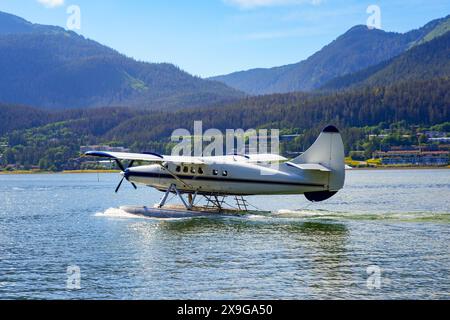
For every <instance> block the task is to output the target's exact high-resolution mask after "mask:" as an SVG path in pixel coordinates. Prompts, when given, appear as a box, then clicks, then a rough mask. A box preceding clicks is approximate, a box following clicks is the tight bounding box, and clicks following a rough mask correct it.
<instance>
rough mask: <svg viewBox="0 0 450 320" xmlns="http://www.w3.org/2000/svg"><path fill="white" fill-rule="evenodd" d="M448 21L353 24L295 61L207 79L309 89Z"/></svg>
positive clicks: (269, 88) (259, 89)
mask: <svg viewBox="0 0 450 320" xmlns="http://www.w3.org/2000/svg"><path fill="white" fill-rule="evenodd" d="M448 21H450V16H447V17H444V18H440V19H436V20H433V21H430V22H429V23H427V24H426V25H424V26H423V27H421V28H419V29H415V30H411V31H409V32H406V33H397V32H386V31H382V30H378V29H373V30H369V29H368V28H367V26H363V25H357V26H354V27H352V28H350V29H349V30H348V31H347V32H345V33H344V34H343V35H341V36H339V37H338V38H336V40H334V41H332V42H331V43H330V44H328V45H326V46H324V47H323V48H322V49H321V50H319V51H318V52H316V53H315V54H313V55H312V56H310V57H309V58H307V59H305V60H303V61H301V62H299V63H294V64H289V65H285V66H280V67H274V68H268V69H264V68H257V69H250V70H247V71H238V72H234V73H231V74H228V75H224V76H216V77H212V78H210V79H213V80H217V81H221V82H223V83H225V84H227V85H228V86H230V87H233V88H235V89H238V90H241V91H244V92H247V93H249V94H271V93H286V92H294V91H312V90H316V89H318V88H320V87H321V86H322V85H324V84H325V83H327V82H328V81H330V80H332V79H333V78H337V77H341V76H344V75H346V74H351V73H355V72H358V71H360V70H364V69H366V68H369V67H371V66H374V65H377V64H378V63H381V62H383V61H387V60H389V59H391V58H393V57H395V56H397V55H399V54H401V53H403V52H405V51H406V50H408V49H409V48H410V47H411V45H412V44H413V43H415V42H417V41H419V40H420V39H423V38H424V37H426V36H427V35H428V34H430V32H432V31H433V30H435V29H436V28H437V27H438V26H439V25H440V24H442V23H445V22H448Z"/></svg>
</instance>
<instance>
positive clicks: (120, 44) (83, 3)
mask: <svg viewBox="0 0 450 320" xmlns="http://www.w3.org/2000/svg"><path fill="white" fill-rule="evenodd" d="M372 4H375V5H378V6H379V7H380V9H381V23H382V29H384V30H386V31H397V32H404V31H408V30H410V29H415V28H418V27H420V26H422V25H423V24H425V23H427V22H428V21H430V20H432V19H436V18H439V17H443V16H446V15H448V14H450V1H449V0H428V1H425V0H409V1H407V0H385V1H375V0H370V1H364V0H358V1H357V0H345V1H344V0H193V1H188V0H170V1H168V0H146V1H144V0H131V1H130V0H128V1H125V0H115V1H112V0H89V1H88V0H0V11H5V12H8V13H13V14H16V15H19V16H21V17H23V18H25V19H27V20H29V21H31V22H35V23H42V24H52V25H59V26H62V27H65V26H66V21H67V18H68V16H69V15H68V14H67V12H66V10H67V8H68V7H69V6H70V5H78V6H79V7H80V9H81V30H79V31H78V33H80V34H82V35H84V36H85V37H88V38H91V39H94V40H96V41H98V42H100V43H102V44H105V45H108V46H110V47H112V48H114V49H116V50H118V51H120V52H121V53H124V54H126V55H128V56H131V57H134V58H136V59H138V60H143V61H148V62H170V63H174V64H176V65H178V66H179V67H181V68H182V69H184V70H186V71H188V72H190V73H192V74H195V75H199V76H202V77H207V76H213V75H219V74H225V73H230V72H233V71H239V70H247V69H250V68H256V67H273V66H279V65H284V64H289V63H295V62H298V61H300V60H303V59H305V58H307V57H308V56H310V55H311V54H313V53H314V52H316V51H317V50H319V49H321V48H322V47H323V46H324V45H326V44H328V43H329V42H331V41H332V40H334V39H335V38H336V37H338V36H339V35H340V34H342V33H344V32H345V31H346V30H348V29H349V28H350V27H352V26H354V25H356V24H365V23H366V21H367V18H368V16H369V15H368V14H367V13H366V9H367V7H368V6H369V5H372Z"/></svg>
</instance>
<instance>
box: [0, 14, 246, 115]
mask: <svg viewBox="0 0 450 320" xmlns="http://www.w3.org/2000/svg"><path fill="white" fill-rule="evenodd" d="M240 97H243V93H241V92H239V91H237V90H235V89H231V88H229V87H227V86H226V85H224V84H222V83H219V82H216V81H210V80H204V79H201V78H199V77H194V76H192V75H190V74H188V73H186V72H184V71H182V70H180V69H179V68H178V67H176V66H174V65H171V64H167V63H158V64H156V63H145V62H139V61H136V60H133V59H131V58H129V57H126V56H124V55H122V54H120V53H118V52H117V51H115V50H113V49H110V48H108V47H106V46H103V45H101V44H99V43H97V42H95V41H92V40H89V39H86V38H84V37H83V36H80V35H78V34H76V33H74V32H71V31H66V30H64V29H62V28H60V27H54V26H45V25H38V24H32V23H30V22H28V21H26V20H24V19H22V18H19V17H16V16H14V15H10V14H7V13H2V12H0V101H1V102H4V103H14V104H26V105H33V106H38V107H45V108H49V109H67V108H85V107H98V106H120V105H123V106H125V105H126V106H133V107H141V108H152V109H155V108H158V109H168V108H169V109H174V108H175V109H176V108H186V107H201V106H207V105H214V104H217V103H224V102H230V101H233V100H235V99H237V98H240Z"/></svg>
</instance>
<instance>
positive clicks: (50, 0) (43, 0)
mask: <svg viewBox="0 0 450 320" xmlns="http://www.w3.org/2000/svg"><path fill="white" fill-rule="evenodd" d="M37 2H39V3H40V4H43V5H44V6H46V7H47V8H56V7H59V6H62V5H63V4H64V0H37Z"/></svg>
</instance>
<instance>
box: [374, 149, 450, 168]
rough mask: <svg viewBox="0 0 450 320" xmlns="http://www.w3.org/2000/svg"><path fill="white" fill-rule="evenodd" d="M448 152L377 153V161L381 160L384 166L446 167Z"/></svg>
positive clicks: (449, 154) (449, 155)
mask: <svg viewBox="0 0 450 320" xmlns="http://www.w3.org/2000/svg"><path fill="white" fill-rule="evenodd" d="M449 157H450V152H448V151H420V150H408V151H386V152H384V151H377V152H375V153H374V158H375V159H380V160H381V163H382V164H383V165H415V166H446V165H448V164H449Z"/></svg>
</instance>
